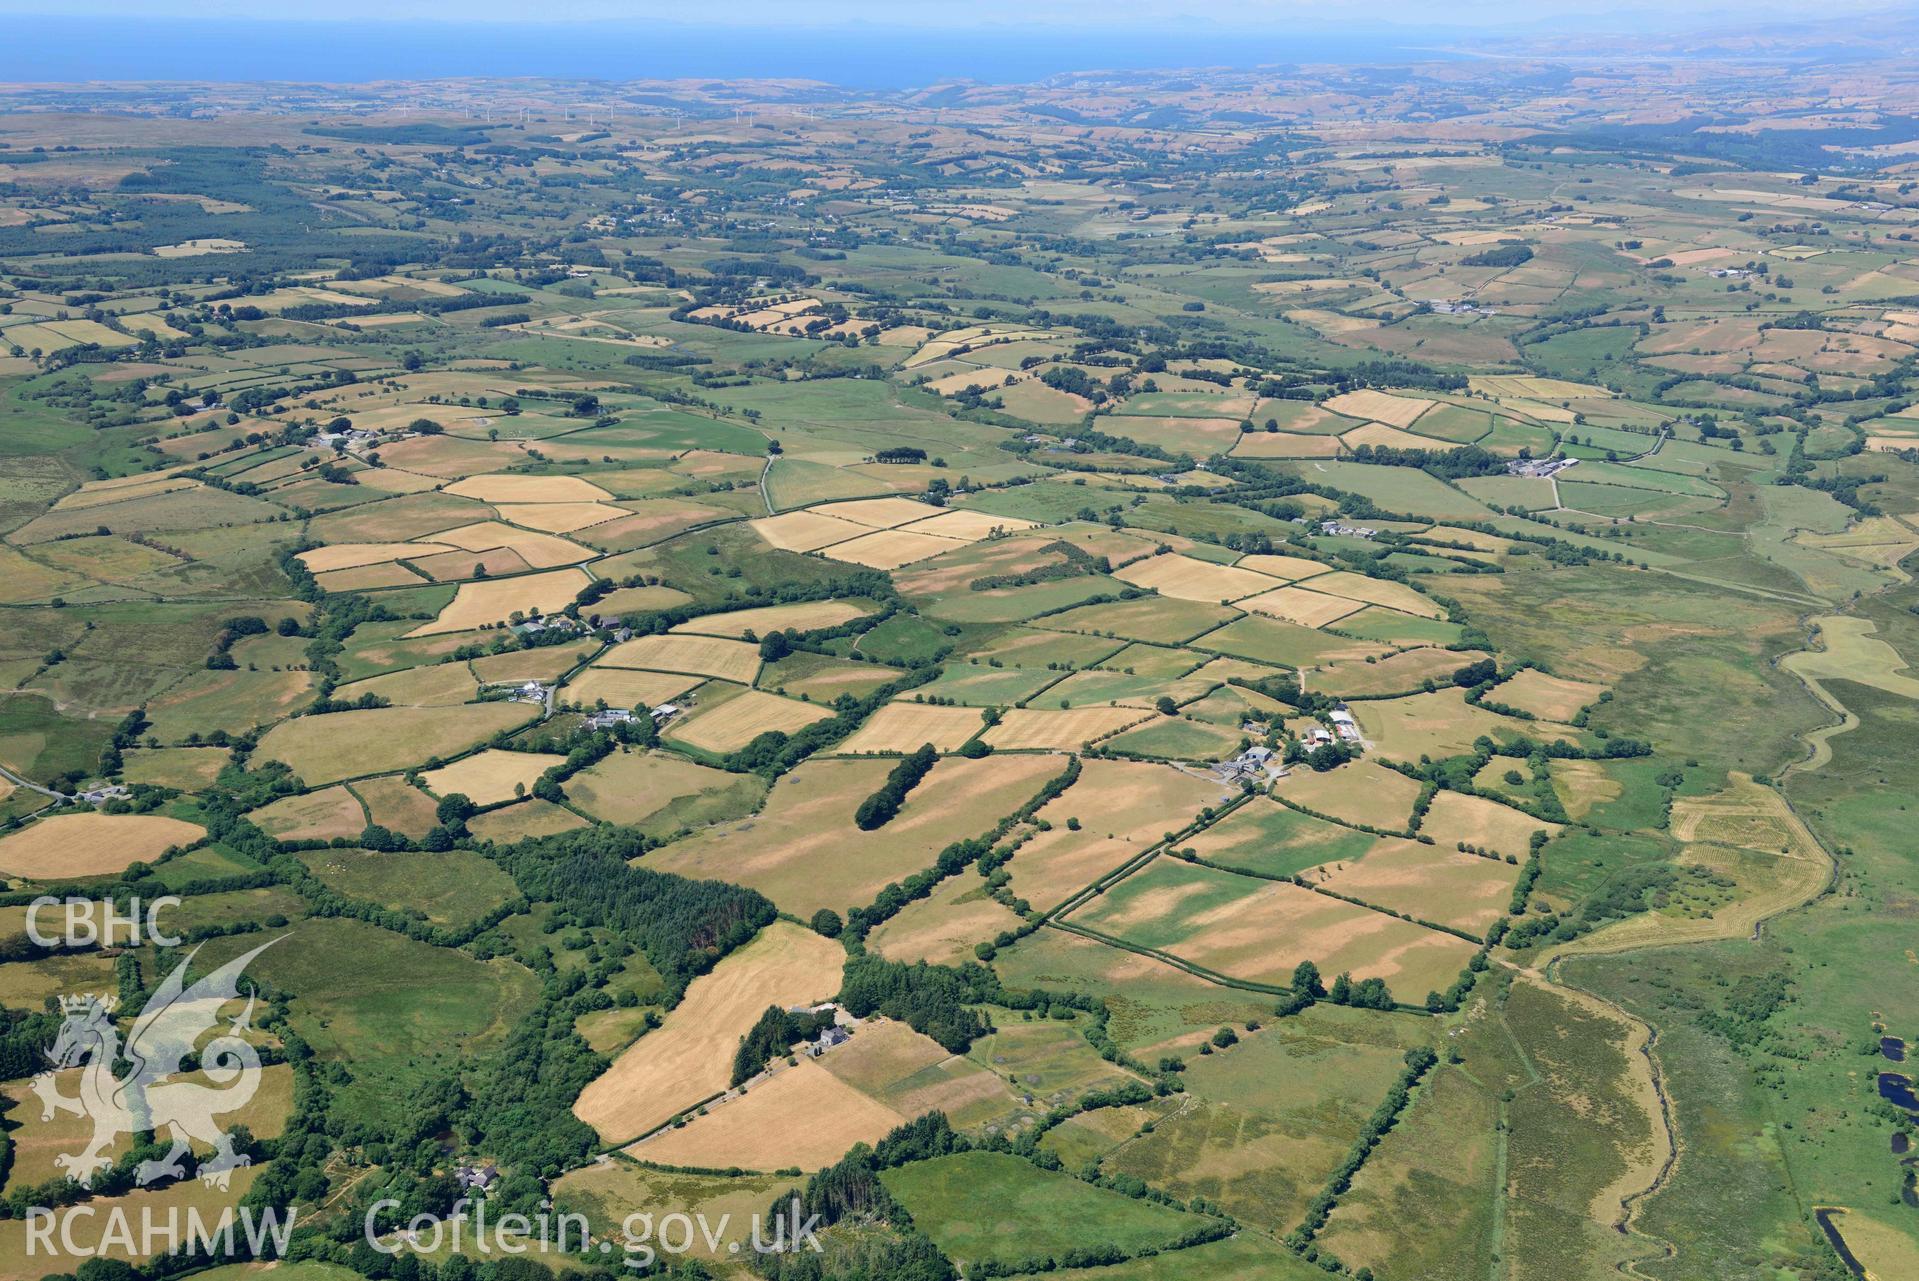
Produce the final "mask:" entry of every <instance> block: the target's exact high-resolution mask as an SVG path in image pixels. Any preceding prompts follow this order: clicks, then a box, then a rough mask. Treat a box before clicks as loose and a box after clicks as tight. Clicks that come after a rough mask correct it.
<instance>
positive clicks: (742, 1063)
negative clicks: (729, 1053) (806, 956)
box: [729, 1005, 833, 1085]
mask: <svg viewBox="0 0 1919 1281" xmlns="http://www.w3.org/2000/svg"><path fill="white" fill-rule="evenodd" d="M831 1026H833V1011H831V1010H822V1011H820V1012H819V1013H813V1012H812V1011H807V1010H801V1011H798V1012H794V1011H789V1010H783V1009H781V1008H780V1007H779V1006H777V1005H769V1006H767V1007H766V1013H764V1014H762V1015H760V1017H759V1019H758V1020H757V1021H756V1022H755V1023H754V1024H753V1026H752V1027H751V1028H749V1029H747V1033H746V1035H745V1036H743V1037H741V1038H740V1048H739V1049H738V1050H736V1051H734V1054H733V1079H732V1081H731V1082H729V1084H731V1085H738V1084H739V1083H740V1082H742V1081H745V1080H748V1079H750V1078H752V1077H755V1076H758V1075H759V1073H760V1070H761V1069H762V1068H764V1067H765V1066H766V1065H767V1063H768V1062H769V1061H771V1060H773V1059H776V1058H778V1057H779V1056H780V1055H782V1054H784V1053H786V1051H787V1050H788V1048H790V1047H791V1046H792V1045H793V1044H794V1043H795V1042H797V1041H810V1040H812V1039H813V1038H814V1037H816V1036H818V1035H819V1034H820V1033H821V1032H822V1031H824V1030H825V1029H827V1028H829V1027H831Z"/></svg>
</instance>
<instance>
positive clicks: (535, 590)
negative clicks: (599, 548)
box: [407, 569, 593, 636]
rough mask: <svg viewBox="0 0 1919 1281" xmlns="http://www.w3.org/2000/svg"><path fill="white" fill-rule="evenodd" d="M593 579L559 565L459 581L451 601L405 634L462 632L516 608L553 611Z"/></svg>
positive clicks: (498, 619)
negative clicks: (547, 569) (541, 570)
mask: <svg viewBox="0 0 1919 1281" xmlns="http://www.w3.org/2000/svg"><path fill="white" fill-rule="evenodd" d="M592 581H593V580H592V579H590V578H588V577H587V575H586V571H584V570H579V569H558V570H554V571H553V572H551V573H546V574H526V575H523V576H521V577H518V578H493V579H486V580H484V581H480V582H471V583H462V584H461V585H460V590H459V591H458V592H457V593H456V594H455V595H454V597H453V600H452V603H450V604H449V605H448V606H447V607H446V608H445V609H443V610H441V611H440V616H439V617H438V618H435V619H434V620H433V621H432V622H430V623H422V624H421V625H420V626H418V627H416V628H414V629H413V630H412V631H410V632H408V633H407V635H408V636H437V635H440V634H441V633H443V632H464V631H470V630H472V629H473V628H476V627H484V626H485V625H487V624H488V623H503V622H505V621H507V619H508V618H510V617H511V616H512V615H513V613H514V612H515V611H516V610H517V611H518V612H520V613H523V614H532V613H535V612H539V613H555V612H557V611H559V610H560V609H562V608H564V607H565V606H567V605H570V604H572V603H573V598H574V597H575V596H578V595H579V594H580V589H581V588H582V587H585V586H586V585H587V584H588V583H590V582H592Z"/></svg>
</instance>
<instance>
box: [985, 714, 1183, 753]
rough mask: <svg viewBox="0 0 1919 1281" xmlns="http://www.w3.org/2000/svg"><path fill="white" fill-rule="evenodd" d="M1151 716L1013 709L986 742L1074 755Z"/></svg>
mask: <svg viewBox="0 0 1919 1281" xmlns="http://www.w3.org/2000/svg"><path fill="white" fill-rule="evenodd" d="M1150 715H1152V713H1151V712H1148V711H1145V710H1144V709H1141V708H1133V707H1075V708H1072V709H1070V710H1061V711H1043V710H1041V709H1039V708H1027V707H1015V708H1010V709H1009V710H1008V711H1007V712H1006V713H1005V715H1004V716H1003V717H1002V718H1001V720H1000V723H999V724H997V725H995V726H993V728H991V729H989V730H987V731H986V733H985V735H984V738H985V740H986V742H987V743H989V744H991V745H992V746H993V747H996V748H1013V749H1016V750H1017V749H1021V748H1026V749H1038V750H1041V751H1056V752H1071V751H1076V750H1078V749H1079V748H1081V747H1084V746H1085V745H1086V744H1088V743H1091V742H1095V741H1096V740H1098V739H1102V738H1107V737H1109V736H1111V735H1113V734H1117V733H1119V732H1120V731H1121V730H1123V729H1125V728H1127V727H1128V726H1131V725H1137V724H1139V723H1140V722H1141V721H1143V720H1145V719H1146V718H1147V717H1148V716H1150Z"/></svg>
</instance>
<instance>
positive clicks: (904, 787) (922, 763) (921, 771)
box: [853, 743, 939, 832]
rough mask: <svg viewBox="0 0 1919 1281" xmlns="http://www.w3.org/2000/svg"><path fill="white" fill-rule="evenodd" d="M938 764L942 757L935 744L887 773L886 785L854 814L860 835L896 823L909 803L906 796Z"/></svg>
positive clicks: (920, 748)
mask: <svg viewBox="0 0 1919 1281" xmlns="http://www.w3.org/2000/svg"><path fill="white" fill-rule="evenodd" d="M938 760H939V753H938V752H935V751H934V750H933V745H932V744H931V743H922V744H920V747H919V750H918V751H916V752H914V753H913V754H912V755H911V756H907V757H904V758H903V759H901V761H900V763H899V764H897V765H895V766H894V767H893V768H892V769H891V770H889V771H888V772H887V775H886V781H885V782H884V783H882V784H881V785H880V787H879V789H878V790H877V791H875V792H874V793H873V794H872V795H871V796H868V797H867V798H866V799H865V800H863V801H861V802H860V807H859V809H857V810H855V811H854V813H853V822H854V823H855V824H857V825H858V827H859V829H860V831H862V832H871V831H874V830H876V829H878V828H882V827H884V826H886V825H887V824H888V823H890V822H892V821H893V818H894V816H895V815H897V814H898V813H899V812H900V806H901V805H903V804H905V803H906V794H907V793H908V792H910V791H912V790H913V789H914V788H915V787H917V786H919V781H920V780H921V779H923V778H925V777H926V774H927V771H929V770H931V769H932V768H933V765H934V763H935V762H937V761H938Z"/></svg>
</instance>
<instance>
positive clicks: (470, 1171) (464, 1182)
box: [453, 1162, 500, 1192]
mask: <svg viewBox="0 0 1919 1281" xmlns="http://www.w3.org/2000/svg"><path fill="white" fill-rule="evenodd" d="M453 1181H454V1182H455V1183H457V1184H459V1185H460V1186H461V1187H462V1188H465V1189H467V1190H469V1191H473V1192H484V1191H486V1190H487V1189H488V1188H490V1187H492V1186H493V1185H494V1184H495V1183H498V1182H499V1181H500V1168H499V1167H498V1166H496V1165H493V1164H492V1163H491V1162H489V1163H488V1164H486V1165H463V1166H460V1167H458V1168H457V1169H455V1170H454V1171H453Z"/></svg>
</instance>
